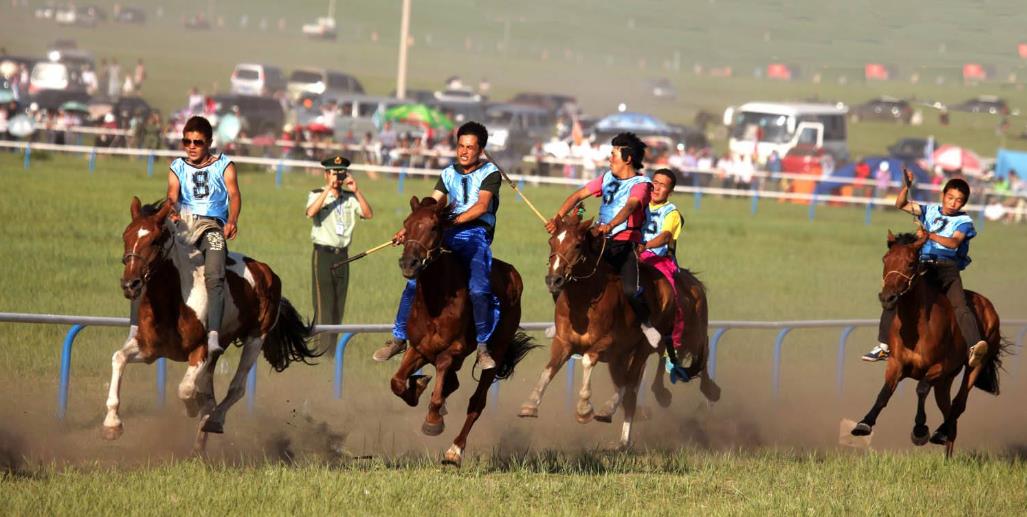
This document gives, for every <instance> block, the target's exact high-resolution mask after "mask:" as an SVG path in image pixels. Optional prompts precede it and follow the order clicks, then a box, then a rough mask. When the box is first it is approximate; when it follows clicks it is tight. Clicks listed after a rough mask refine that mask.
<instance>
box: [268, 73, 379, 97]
mask: <svg viewBox="0 0 1027 517" xmlns="http://www.w3.org/2000/svg"><path fill="white" fill-rule="evenodd" d="M286 88H287V91H288V93H289V98H290V99H291V100H293V101H296V100H299V98H300V97H302V96H303V94H305V93H312V94H315V95H325V96H326V97H328V98H332V97H338V96H340V95H347V94H362V93H364V86H363V85H362V84H360V81H358V80H357V78H355V77H353V76H351V75H349V74H344V73H342V72H336V71H335V70H324V69H319V68H302V69H299V70H293V72H292V73H291V74H289V83H288V85H287V86H286Z"/></svg>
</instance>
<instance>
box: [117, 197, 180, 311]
mask: <svg viewBox="0 0 1027 517" xmlns="http://www.w3.org/2000/svg"><path fill="white" fill-rule="evenodd" d="M131 211H132V222H130V223H128V226H127V227H126V228H125V233H123V234H122V236H121V238H122V240H124V241H125V254H124V255H123V256H122V258H121V262H122V263H124V264H125V271H124V272H123V273H122V275H121V290H122V291H123V292H124V294H125V298H128V299H130V300H134V299H136V297H138V296H139V293H140V292H142V290H143V284H145V283H146V281H147V280H148V279H149V277H150V274H151V273H152V272H153V267H154V263H155V262H157V260H158V259H159V258H160V257H161V249H162V246H163V244H164V242H165V241H166V239H167V235H168V234H167V232H166V230H165V227H164V220H165V219H167V217H168V214H170V213H171V202H170V201H167V200H165V201H164V202H158V203H154V204H152V205H146V206H143V205H142V203H141V202H140V201H139V198H138V197H135V196H133V197H132V207H131Z"/></svg>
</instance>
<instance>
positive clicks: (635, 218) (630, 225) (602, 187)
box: [546, 133, 661, 348]
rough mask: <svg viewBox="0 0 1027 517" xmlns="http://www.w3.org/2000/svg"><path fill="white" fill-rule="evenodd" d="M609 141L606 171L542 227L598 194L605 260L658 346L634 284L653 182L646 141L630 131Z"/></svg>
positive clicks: (657, 335) (551, 226)
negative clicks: (645, 171) (644, 170)
mask: <svg viewBox="0 0 1027 517" xmlns="http://www.w3.org/2000/svg"><path fill="white" fill-rule="evenodd" d="M610 143H611V144H612V145H613V148H612V149H611V151H610V170H608V171H607V172H606V173H604V174H603V175H602V176H599V177H598V178H595V179H593V180H592V181H589V182H588V183H587V184H586V185H585V186H584V187H582V188H581V189H579V190H578V191H577V192H574V193H573V194H571V195H570V196H568V197H567V199H566V200H565V201H564V202H563V205H562V206H560V210H558V211H557V212H556V217H555V218H554V219H551V220H549V221H548V222H547V223H546V230H548V231H549V233H553V232H554V231H555V230H556V223H555V220H556V219H559V218H562V217H563V216H565V215H566V214H567V213H568V212H570V211H571V210H572V209H573V208H574V206H575V205H577V204H578V203H580V202H582V201H584V200H585V198H588V197H590V196H594V197H601V198H602V204H601V205H600V206H599V220H598V221H597V222H598V224H597V225H596V227H595V229H596V231H597V232H598V233H600V234H602V235H605V236H606V238H607V243H606V246H605V249H604V252H603V259H604V260H606V262H607V263H608V264H610V265H611V266H613V269H614V271H617V273H618V274H619V275H620V278H621V286H622V287H623V289H624V295H625V296H626V297H627V299H628V303H629V304H630V305H631V308H632V309H633V310H634V311H635V315H636V316H637V317H638V319H639V321H641V322H642V332H643V333H644V334H645V337H646V339H647V340H648V341H649V344H650V345H652V346H653V347H654V348H655V347H657V346H659V344H660V339H661V336H660V332H659V331H657V330H656V329H655V328H653V327H652V325H650V324H649V309H648V307H646V304H645V300H644V299H643V298H642V289H641V286H640V285H639V283H638V281H639V278H638V257H637V256H636V254H635V247H636V246H639V245H641V244H642V230H643V227H644V225H645V214H646V207H647V206H648V205H649V201H650V197H651V195H652V189H653V184H652V181H650V180H649V178H648V177H646V175H645V174H643V173H642V159H643V158H645V148H646V145H645V143H643V142H642V140H640V139H639V138H638V137H637V136H635V134H634V133H621V134H619V135H617V136H615V137H614V138H613V140H612V141H611V142H610Z"/></svg>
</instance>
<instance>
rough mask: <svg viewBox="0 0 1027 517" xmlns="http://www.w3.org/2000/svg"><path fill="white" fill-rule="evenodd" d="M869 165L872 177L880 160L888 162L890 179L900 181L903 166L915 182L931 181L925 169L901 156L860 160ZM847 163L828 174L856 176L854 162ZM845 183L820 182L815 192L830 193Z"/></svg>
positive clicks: (837, 176)
mask: <svg viewBox="0 0 1027 517" xmlns="http://www.w3.org/2000/svg"><path fill="white" fill-rule="evenodd" d="M860 161H861V162H865V163H866V164H867V165H869V166H870V178H871V179H873V177H874V175H875V174H877V170H878V169H879V168H880V167H881V162H887V163H888V172H890V173H891V181H898V182H901V181H902V168H903V167H905V168H907V169H909V170H910V171H912V173H913V177H914V178H916V181H917V183H922V184H928V183H930V182H931V177H930V175H929V174H927V171H925V170H923V169H921V168H920V166H919V165H917V163H916V162H915V161H906V160H903V159H902V158H896V157H894V156H868V157H866V158H863V159H862V160H860ZM857 163H859V162H855V163H849V164H846V165H843V166H842V167H839V168H837V169H835V170H834V172H832V173H831V175H830V176H829V177H830V178H834V179H841V180H846V179H852V178H855V177H856V164H857ZM843 185H845V183H835V182H826V181H825V182H820V183H819V184H817V190H816V193H817V194H818V195H820V194H832V193H834V191H836V190H838V189H839V188H841V187H842V186H843Z"/></svg>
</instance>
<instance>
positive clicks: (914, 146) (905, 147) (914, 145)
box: [888, 137, 941, 161]
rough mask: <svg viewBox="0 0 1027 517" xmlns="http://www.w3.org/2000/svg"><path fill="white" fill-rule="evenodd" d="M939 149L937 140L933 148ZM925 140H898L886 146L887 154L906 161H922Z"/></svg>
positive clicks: (913, 138)
mask: <svg viewBox="0 0 1027 517" xmlns="http://www.w3.org/2000/svg"><path fill="white" fill-rule="evenodd" d="M938 147H941V144H939V143H938V141H937V140H935V141H934V148H935V149H937V148H938ZM926 152H927V139H926V138H919V137H909V138H900V139H898V140H897V141H896V142H895V143H894V144H892V145H890V146H888V154H889V155H891V156H894V157H896V158H902V159H903V160H906V161H914V160H922V159H924V158H925V157H926Z"/></svg>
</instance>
